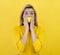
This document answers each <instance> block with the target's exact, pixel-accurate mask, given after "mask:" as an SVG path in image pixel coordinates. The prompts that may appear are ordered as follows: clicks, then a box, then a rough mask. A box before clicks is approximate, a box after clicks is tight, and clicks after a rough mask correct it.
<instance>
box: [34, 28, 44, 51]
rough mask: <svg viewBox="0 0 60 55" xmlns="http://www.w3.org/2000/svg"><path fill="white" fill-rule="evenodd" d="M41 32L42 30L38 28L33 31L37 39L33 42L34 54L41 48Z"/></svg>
mask: <svg viewBox="0 0 60 55" xmlns="http://www.w3.org/2000/svg"><path fill="white" fill-rule="evenodd" d="M42 32H43V31H42V29H40V27H38V28H36V30H35V34H36V37H37V39H36V40H35V41H34V42H33V47H34V49H35V51H36V52H40V50H41V48H42V42H41V39H40V37H42V36H41V34H42Z"/></svg>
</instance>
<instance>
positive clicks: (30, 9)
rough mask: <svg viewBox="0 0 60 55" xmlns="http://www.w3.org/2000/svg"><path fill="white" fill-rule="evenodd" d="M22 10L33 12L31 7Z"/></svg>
mask: <svg viewBox="0 0 60 55" xmlns="http://www.w3.org/2000/svg"><path fill="white" fill-rule="evenodd" d="M24 12H34V9H32V8H26V9H25V11H24Z"/></svg>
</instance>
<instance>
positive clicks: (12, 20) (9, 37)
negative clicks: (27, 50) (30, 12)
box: [0, 0, 60, 55]
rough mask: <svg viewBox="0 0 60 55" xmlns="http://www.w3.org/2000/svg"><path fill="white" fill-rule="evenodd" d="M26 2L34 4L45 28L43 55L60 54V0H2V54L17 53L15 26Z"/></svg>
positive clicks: (0, 47) (0, 24)
mask: <svg viewBox="0 0 60 55" xmlns="http://www.w3.org/2000/svg"><path fill="white" fill-rule="evenodd" d="M26 4H32V5H33V6H34V8H35V10H36V12H37V20H38V23H39V25H40V26H42V27H43V28H44V30H45V33H44V34H43V35H44V40H43V48H42V50H41V55H60V0H0V55H17V54H18V53H19V52H18V50H17V48H16V44H15V43H16V41H15V39H14V38H15V37H14V33H13V28H14V27H15V26H17V25H19V16H20V14H21V11H22V9H23V8H24V6H25V5H26Z"/></svg>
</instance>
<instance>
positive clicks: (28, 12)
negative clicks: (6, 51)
mask: <svg viewBox="0 0 60 55" xmlns="http://www.w3.org/2000/svg"><path fill="white" fill-rule="evenodd" d="M27 17H31V18H32V20H31V22H30V27H29V25H28V22H27V19H26V18H27ZM23 18H24V26H25V33H24V35H23V38H22V39H21V42H22V43H23V44H24V45H26V40H27V37H28V32H29V29H30V31H31V37H32V43H33V42H34V41H35V40H36V39H37V38H36V35H35V32H34V29H33V27H34V10H33V9H32V8H27V9H25V11H24V14H23Z"/></svg>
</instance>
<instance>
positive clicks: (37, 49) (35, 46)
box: [33, 39, 41, 52]
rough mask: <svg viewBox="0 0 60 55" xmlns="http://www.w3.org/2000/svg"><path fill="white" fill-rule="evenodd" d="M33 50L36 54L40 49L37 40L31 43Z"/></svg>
mask: <svg viewBox="0 0 60 55" xmlns="http://www.w3.org/2000/svg"><path fill="white" fill-rule="evenodd" d="M33 46H34V49H35V51H36V52H39V51H40V49H41V43H40V41H39V39H36V40H35V42H34V43H33Z"/></svg>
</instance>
